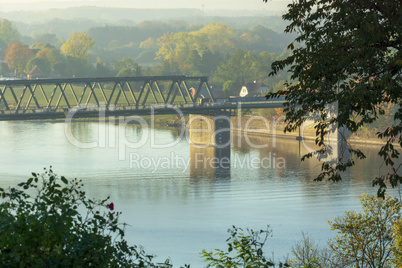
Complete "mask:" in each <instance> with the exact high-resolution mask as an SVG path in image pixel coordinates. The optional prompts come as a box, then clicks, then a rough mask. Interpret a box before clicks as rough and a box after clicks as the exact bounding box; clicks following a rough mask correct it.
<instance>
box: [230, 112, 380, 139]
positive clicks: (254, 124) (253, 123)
mask: <svg viewBox="0 0 402 268" xmlns="http://www.w3.org/2000/svg"><path fill="white" fill-rule="evenodd" d="M231 121H232V126H233V127H232V132H238V133H239V134H244V133H247V134H248V135H258V136H268V137H269V136H271V137H273V136H275V137H277V138H281V139H297V137H299V136H301V137H302V138H303V139H305V140H312V141H314V140H315V139H316V130H315V129H314V125H313V124H310V125H306V126H304V127H302V128H301V129H300V132H299V131H295V132H286V133H285V132H284V129H285V125H286V124H285V123H283V122H275V121H274V120H271V121H268V120H267V119H266V118H263V117H256V116H254V117H253V116H242V118H241V119H239V118H238V117H237V116H233V117H231ZM348 142H349V143H351V144H360V145H383V144H384V143H385V142H386V141H385V139H379V138H377V137H376V135H375V132H374V131H372V132H371V133H370V132H365V131H358V132H356V133H353V134H352V135H351V136H350V137H349V138H348Z"/></svg>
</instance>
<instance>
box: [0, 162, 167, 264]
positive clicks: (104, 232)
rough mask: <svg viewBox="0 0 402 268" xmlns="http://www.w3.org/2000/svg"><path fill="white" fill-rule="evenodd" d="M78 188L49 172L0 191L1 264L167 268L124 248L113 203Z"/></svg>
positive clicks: (140, 251)
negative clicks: (88, 196)
mask: <svg viewBox="0 0 402 268" xmlns="http://www.w3.org/2000/svg"><path fill="white" fill-rule="evenodd" d="M81 187H82V183H81V181H80V180H77V179H73V180H70V181H68V180H67V179H66V178H65V177H63V176H61V177H59V176H57V175H56V174H54V173H53V171H52V170H51V169H50V170H49V171H46V172H45V173H44V174H42V175H38V174H36V173H32V177H31V178H29V179H28V180H27V182H23V183H20V184H18V187H16V188H10V189H8V190H4V189H0V195H1V197H2V199H3V201H2V203H1V204H0V229H1V232H0V263H1V265H0V266H1V267H171V265H170V264H169V263H168V261H167V262H166V263H165V264H161V265H156V264H154V263H152V258H153V256H151V255H147V254H146V253H145V252H144V250H143V249H142V248H140V247H137V246H130V245H128V244H127V241H126V240H125V239H124V228H125V226H126V225H125V224H122V223H120V222H119V217H120V215H121V212H116V211H114V204H113V202H110V201H109V198H106V199H104V200H94V199H89V198H87V197H86V194H85V192H84V191H82V189H81Z"/></svg>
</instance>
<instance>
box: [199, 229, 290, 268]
mask: <svg viewBox="0 0 402 268" xmlns="http://www.w3.org/2000/svg"><path fill="white" fill-rule="evenodd" d="M228 232H229V233H230V237H229V238H228V239H227V240H226V242H227V245H228V250H227V251H224V250H221V249H216V250H215V252H212V251H210V252H208V251H206V250H205V249H204V250H203V251H202V252H201V256H202V257H203V258H204V261H205V262H207V263H208V265H207V267H219V268H220V267H222V268H223V267H231V268H240V267H246V268H262V267H264V268H268V267H275V263H274V261H273V260H271V259H269V258H267V257H266V256H264V252H263V247H264V245H265V243H266V241H267V239H268V237H269V236H271V235H272V231H271V230H270V229H269V228H267V229H266V230H258V231H254V230H248V229H247V233H246V234H245V233H244V231H243V229H241V228H238V227H235V226H233V228H232V229H229V230H228ZM279 267H289V265H288V264H286V263H285V264H282V263H280V264H279Z"/></svg>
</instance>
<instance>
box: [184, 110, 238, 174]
mask: <svg viewBox="0 0 402 268" xmlns="http://www.w3.org/2000/svg"><path fill="white" fill-rule="evenodd" d="M189 124H190V128H189V131H190V177H191V178H199V177H206V178H211V179H212V178H230V153H231V152H230V144H231V140H230V136H231V135H230V125H231V122H230V113H220V114H219V115H190V119H189Z"/></svg>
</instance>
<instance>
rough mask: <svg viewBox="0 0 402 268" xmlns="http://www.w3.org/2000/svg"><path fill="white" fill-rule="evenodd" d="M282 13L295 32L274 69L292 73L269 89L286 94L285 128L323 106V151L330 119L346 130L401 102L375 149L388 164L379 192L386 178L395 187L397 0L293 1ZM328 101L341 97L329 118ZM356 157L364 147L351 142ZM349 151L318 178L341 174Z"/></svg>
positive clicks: (400, 40)
mask: <svg viewBox="0 0 402 268" xmlns="http://www.w3.org/2000/svg"><path fill="white" fill-rule="evenodd" d="M264 2H267V0H264ZM288 7H289V10H288V11H287V13H286V14H285V15H283V18H284V19H285V20H288V21H290V24H289V25H288V26H287V27H286V29H285V32H287V33H292V32H295V33H296V34H297V35H298V36H297V37H296V39H295V41H294V43H291V44H290V45H289V46H288V48H289V49H290V50H291V51H292V54H291V55H290V56H288V57H286V58H285V59H283V60H279V61H276V62H274V63H273V65H272V70H273V71H272V73H271V75H275V74H277V73H278V72H280V71H282V70H284V69H286V68H290V73H291V79H294V80H295V81H298V83H291V82H288V83H287V84H286V90H281V91H279V92H278V93H276V94H270V95H268V97H277V96H286V104H285V105H286V108H285V112H286V123H287V125H286V128H285V131H295V130H297V129H298V128H299V127H300V126H301V125H302V124H303V121H304V120H305V119H306V115H308V114H309V113H317V112H319V113H320V114H321V120H320V122H319V123H318V124H317V126H316V129H317V140H316V143H317V144H318V145H319V146H320V149H319V150H318V151H317V152H311V153H309V154H307V155H305V156H304V157H303V158H302V159H305V158H308V157H312V156H313V155H314V154H316V153H319V154H327V153H329V152H330V150H331V148H329V147H328V146H327V144H325V140H324V137H325V135H326V134H327V133H328V131H329V128H328V123H329V124H330V125H332V124H337V125H338V126H339V127H341V128H346V129H347V130H349V131H350V132H351V133H354V132H356V131H357V130H358V129H360V128H361V127H362V126H364V125H367V124H370V123H373V122H375V121H376V120H377V119H378V118H379V116H380V115H383V114H384V113H385V111H384V109H383V107H384V104H385V103H391V104H395V105H396V106H397V107H398V108H397V109H398V110H397V112H396V113H395V114H394V116H393V120H392V121H393V123H392V124H391V125H389V126H388V127H387V128H386V129H383V130H381V131H379V133H378V134H377V135H378V137H379V138H384V139H385V144H384V146H383V147H382V148H381V150H380V151H379V155H380V156H381V157H382V158H383V160H384V162H385V165H387V166H390V167H391V168H389V170H390V171H389V172H388V173H387V174H385V175H383V176H380V177H378V178H376V179H375V180H374V182H373V184H374V185H378V186H379V189H378V195H379V196H384V192H385V189H386V187H387V184H386V182H387V181H388V182H389V183H390V185H391V186H392V187H395V186H397V185H398V184H399V183H400V182H402V176H401V175H400V174H401V173H400V172H401V165H399V166H397V165H394V164H395V161H396V159H397V158H398V157H399V155H400V152H399V151H398V148H397V146H394V143H398V144H399V146H402V135H401V132H402V124H401V120H402V105H401V102H402V85H401V77H402V73H401V67H402V54H401V53H402V52H401V46H402V36H401V14H402V4H401V2H400V1H394V0H384V1H376V0H356V1H343V0H307V1H293V2H292V3H291V4H290V5H289V6H288ZM329 103H339V104H341V105H339V107H338V115H337V116H335V117H333V118H331V119H330V118H328V117H327V115H328V114H327V113H326V112H325V109H326V105H327V104H329ZM348 150H349V152H350V153H351V154H352V156H354V157H358V158H364V157H365V156H364V154H363V153H362V152H361V151H360V150H358V149H353V148H352V147H349V148H348ZM353 159H354V158H353V157H352V158H345V157H342V156H339V157H338V161H337V162H336V163H335V164H334V165H330V164H328V163H323V164H322V170H323V172H322V173H321V174H320V175H319V176H318V177H317V178H316V180H322V179H324V178H328V179H330V180H333V181H338V180H340V179H341V175H340V172H341V171H344V170H345V169H346V168H348V167H350V166H352V165H353V164H354V160H353Z"/></svg>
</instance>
